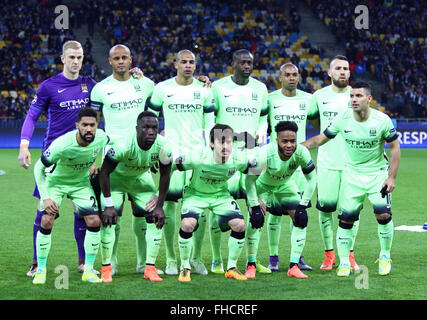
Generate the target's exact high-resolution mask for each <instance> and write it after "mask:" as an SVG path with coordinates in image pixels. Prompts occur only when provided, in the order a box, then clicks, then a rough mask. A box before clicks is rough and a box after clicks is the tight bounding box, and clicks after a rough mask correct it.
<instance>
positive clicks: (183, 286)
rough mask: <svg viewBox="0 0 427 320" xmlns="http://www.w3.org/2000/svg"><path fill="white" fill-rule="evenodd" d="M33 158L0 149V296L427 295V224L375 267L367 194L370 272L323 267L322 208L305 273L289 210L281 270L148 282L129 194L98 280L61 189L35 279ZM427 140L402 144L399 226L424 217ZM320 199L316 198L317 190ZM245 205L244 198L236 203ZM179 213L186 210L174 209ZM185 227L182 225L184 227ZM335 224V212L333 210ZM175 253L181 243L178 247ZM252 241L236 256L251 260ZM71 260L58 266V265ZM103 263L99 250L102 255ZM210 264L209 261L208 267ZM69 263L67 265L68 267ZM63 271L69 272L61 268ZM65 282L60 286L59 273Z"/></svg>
mask: <svg viewBox="0 0 427 320" xmlns="http://www.w3.org/2000/svg"><path fill="white" fill-rule="evenodd" d="M31 152H32V159H33V165H32V166H31V169H30V170H24V169H22V168H21V167H19V164H18V161H17V156H18V150H16V149H15V150H11V149H0V170H2V171H4V172H5V174H2V175H0V191H1V192H0V195H1V196H0V199H1V200H0V203H1V206H0V208H1V232H0V244H1V247H0V253H1V254H0V299H1V300H27V299H43V300H44V299H46V300H53V299H60V300H75V299H95V300H98V299H99V300H104V299H126V300H166V299H167V300H174V299H179V300H254V299H255V300H292V299H296V300H303V299H308V300H319V299H320V300H330V299H331V300H336V299H338V300H341V299H344V300H361V299H363V300H370V299H375V300H378V299H379V300H383V299H384V300H407V299H411V300H412V299H415V300H418V299H426V298H427V290H426V287H427V280H426V279H427V278H426V276H425V273H426V271H427V270H426V252H427V246H426V242H427V241H426V240H427V233H416V232H408V231H396V232H395V234H394V242H393V248H392V259H393V268H392V272H391V274H390V275H389V276H385V277H381V276H379V275H378V273H377V272H378V266H377V264H375V260H376V259H377V257H378V253H379V240H378V237H377V223H376V220H375V218H374V215H373V212H372V207H371V205H370V204H369V202H368V201H366V202H365V204H364V209H363V211H362V213H361V224H360V229H359V234H358V237H357V240H356V244H355V255H356V260H357V262H358V263H359V265H363V266H365V268H366V269H365V268H364V270H365V272H362V273H360V274H352V275H351V276H350V277H348V278H344V279H343V278H338V277H337V276H336V273H335V269H334V270H333V271H330V272H322V271H320V270H319V266H320V264H321V263H322V259H323V244H322V240H321V238H320V230H319V225H318V219H317V210H316V209H315V208H311V209H309V225H308V230H307V241H306V246H305V249H304V253H303V254H304V256H305V260H306V262H307V263H308V264H310V265H311V266H312V267H313V271H312V272H306V274H307V275H308V276H309V278H308V279H306V280H301V279H296V278H288V277H287V276H286V270H287V266H288V263H289V250H290V234H289V217H283V218H282V223H283V226H282V236H281V242H280V247H279V256H280V266H279V267H280V271H279V272H276V273H273V274H270V275H263V274H257V277H256V279H253V280H248V281H236V280H231V279H225V278H224V276H223V275H215V274H212V273H209V275H208V276H201V275H197V274H194V273H193V274H192V281H191V282H190V283H180V282H178V278H177V276H163V278H164V281H163V282H160V283H151V282H150V281H148V280H144V279H143V277H142V275H141V274H137V273H136V272H135V264H136V254H135V240H134V235H133V233H132V230H131V212H130V206H129V203H128V202H126V207H125V210H124V215H123V219H122V231H121V236H120V244H119V247H120V248H119V274H118V275H117V276H115V277H114V282H113V283H103V284H97V285H91V284H88V283H83V282H81V280H80V277H81V275H80V274H79V273H77V249H76V243H75V240H74V234H73V214H72V209H71V203H70V201H69V200H66V199H64V201H63V205H62V207H61V217H60V218H59V219H58V220H57V221H56V222H55V227H54V229H53V233H52V234H53V241H52V248H51V251H50V255H49V259H48V270H47V271H48V274H47V283H46V285H44V286H34V285H33V284H32V282H31V279H30V278H28V277H26V275H25V274H26V272H27V270H28V267H29V264H30V262H31V259H32V254H33V253H32V228H33V222H34V217H35V212H36V206H37V200H36V199H35V198H34V197H32V196H31V194H32V191H33V188H34V177H33V173H32V169H33V167H34V163H35V162H36V161H37V159H38V157H39V156H40V151H39V150H35V149H32V150H31ZM426 159H427V150H411V149H402V159H401V165H400V169H399V173H398V178H397V188H396V190H395V191H394V192H393V205H392V210H393V220H394V224H395V226H399V225H420V224H423V223H425V222H427V215H426V208H427V197H426V196H425V192H426V185H427V184H426V182H427V162H426ZM312 201H313V203H315V198H314V199H312ZM239 204H240V206H241V207H242V208H244V210H245V209H246V206H245V204H244V203H243V202H240V203H239ZM177 220H178V221H179V216H177ZM177 228H178V227H177ZM335 228H336V215H335ZM228 235H229V233H226V234H223V237H222V239H223V242H222V250H223V251H222V255H223V258H224V259H225V263H226V258H227V239H228ZM176 250H177V254H178V258H179V251H178V247H176ZM203 258H204V261H205V263H206V266H207V267H210V266H209V263H210V261H211V249H210V243H209V235H208V234H206V236H205V243H204V251H203ZM258 258H259V261H260V262H261V263H262V264H264V265H268V248H267V233H266V229H264V231H263V236H262V238H261V242H260V248H259V252H258ZM157 261H158V263H157V267H159V268H161V269H164V267H165V248H164V245H162V248H161V250H160V255H159V257H158V260H157ZM244 264H245V249H244V251H243V253H242V255H241V257H240V259H239V265H238V267H239V269H240V270H241V271H243V270H244ZM61 266H65V267H66V269H68V277H65V276H66V274H65V273H63V271H60V272H59V273H55V269H56V268H59V269H60V268H62V267H61ZM95 266H96V267H97V268H100V253H99V254H98V257H97V260H96V264H95ZM208 269H209V270H210V268H208ZM63 270H64V269H63ZM61 277H62V278H61ZM65 278H67V279H68V288H66V289H58V288H57V287H58V283H59V284H62V285H65V282H64V279H65Z"/></svg>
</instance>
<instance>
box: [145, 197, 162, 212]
mask: <svg viewBox="0 0 427 320" xmlns="http://www.w3.org/2000/svg"><path fill="white" fill-rule="evenodd" d="M158 199H159V197H158V196H156V195H154V196H153V197H152V198H151V199H150V201H148V202H147V204H146V205H145V211H148V212H152V211H153V210H154V209H155V208H156V206H157V200H158Z"/></svg>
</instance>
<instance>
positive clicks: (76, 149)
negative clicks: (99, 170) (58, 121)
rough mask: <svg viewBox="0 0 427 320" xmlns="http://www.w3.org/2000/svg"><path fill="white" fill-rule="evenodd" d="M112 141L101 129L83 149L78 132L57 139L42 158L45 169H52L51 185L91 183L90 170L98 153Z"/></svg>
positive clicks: (49, 179) (49, 175) (48, 179)
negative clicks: (78, 140)
mask: <svg viewBox="0 0 427 320" xmlns="http://www.w3.org/2000/svg"><path fill="white" fill-rule="evenodd" d="M109 141H110V139H109V137H108V136H107V135H106V134H105V132H104V131H103V130H101V129H97V130H96V133H95V139H94V141H92V142H91V143H90V144H89V145H88V146H86V147H82V146H80V145H79V144H78V142H77V130H73V131H70V132H67V133H66V134H64V135H62V136H60V137H58V138H57V139H55V140H54V141H53V142H52V144H51V145H50V146H49V148H47V149H46V150H45V151H44V152H43V154H42V157H41V161H42V163H43V165H44V166H45V167H50V166H52V165H54V167H52V170H50V171H51V173H49V174H48V175H47V183H48V186H49V185H76V186H77V185H80V184H81V183H82V182H83V183H89V168H90V167H91V166H92V164H93V163H94V162H95V160H96V157H97V156H98V153H99V152H100V151H101V150H102V148H103V147H105V146H106V145H107V144H108V142H109Z"/></svg>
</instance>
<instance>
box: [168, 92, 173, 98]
mask: <svg viewBox="0 0 427 320" xmlns="http://www.w3.org/2000/svg"><path fill="white" fill-rule="evenodd" d="M174 95H175V93H174V94H168V95H166V96H167V97H168V98H170V97H173V96H174Z"/></svg>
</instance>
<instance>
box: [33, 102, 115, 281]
mask: <svg viewBox="0 0 427 320" xmlns="http://www.w3.org/2000/svg"><path fill="white" fill-rule="evenodd" d="M97 125H98V123H97V121H96V111H94V110H92V109H91V108H83V109H80V110H79V113H78V116H77V122H76V128H77V130H74V131H70V132H68V133H66V134H64V135H62V136H60V137H58V138H57V139H55V140H54V141H53V142H52V144H51V145H50V146H49V148H48V149H46V150H45V151H44V152H43V155H42V156H41V158H40V159H39V160H38V161H37V163H36V165H35V167H34V176H35V179H36V182H37V186H38V189H39V192H40V199H41V200H42V204H41V210H42V219H41V224H40V229H39V231H38V232H37V238H36V249H37V266H38V267H37V272H36V273H35V274H34V279H33V283H34V284H44V283H45V282H46V261H47V257H48V255H49V250H50V247H51V241H52V240H51V236H52V235H51V232H52V227H53V223H54V221H55V218H57V217H58V212H59V207H60V206H61V201H62V198H63V197H64V196H65V195H69V196H70V198H71V201H73V203H74V204H75V205H76V208H77V213H78V214H79V216H81V217H83V218H84V220H85V222H86V224H87V230H86V235H85V241H84V249H85V266H84V271H83V276H82V281H85V282H91V283H98V282H101V279H99V278H98V276H97V275H96V272H95V270H94V269H93V264H94V262H95V258H96V254H97V253H98V249H99V243H100V240H101V236H100V222H101V221H100V218H99V215H98V207H97V204H96V198H95V193H94V191H93V189H92V187H91V184H90V180H89V168H90V166H92V164H93V163H94V162H95V159H96V157H97V155H98V153H99V152H100V151H101V150H102V148H103V147H105V146H106V145H107V144H108V142H109V138H108V136H107V135H106V134H105V133H104V131H102V130H100V129H97ZM46 168H50V169H51V170H50V173H49V174H46V173H45V171H46Z"/></svg>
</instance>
